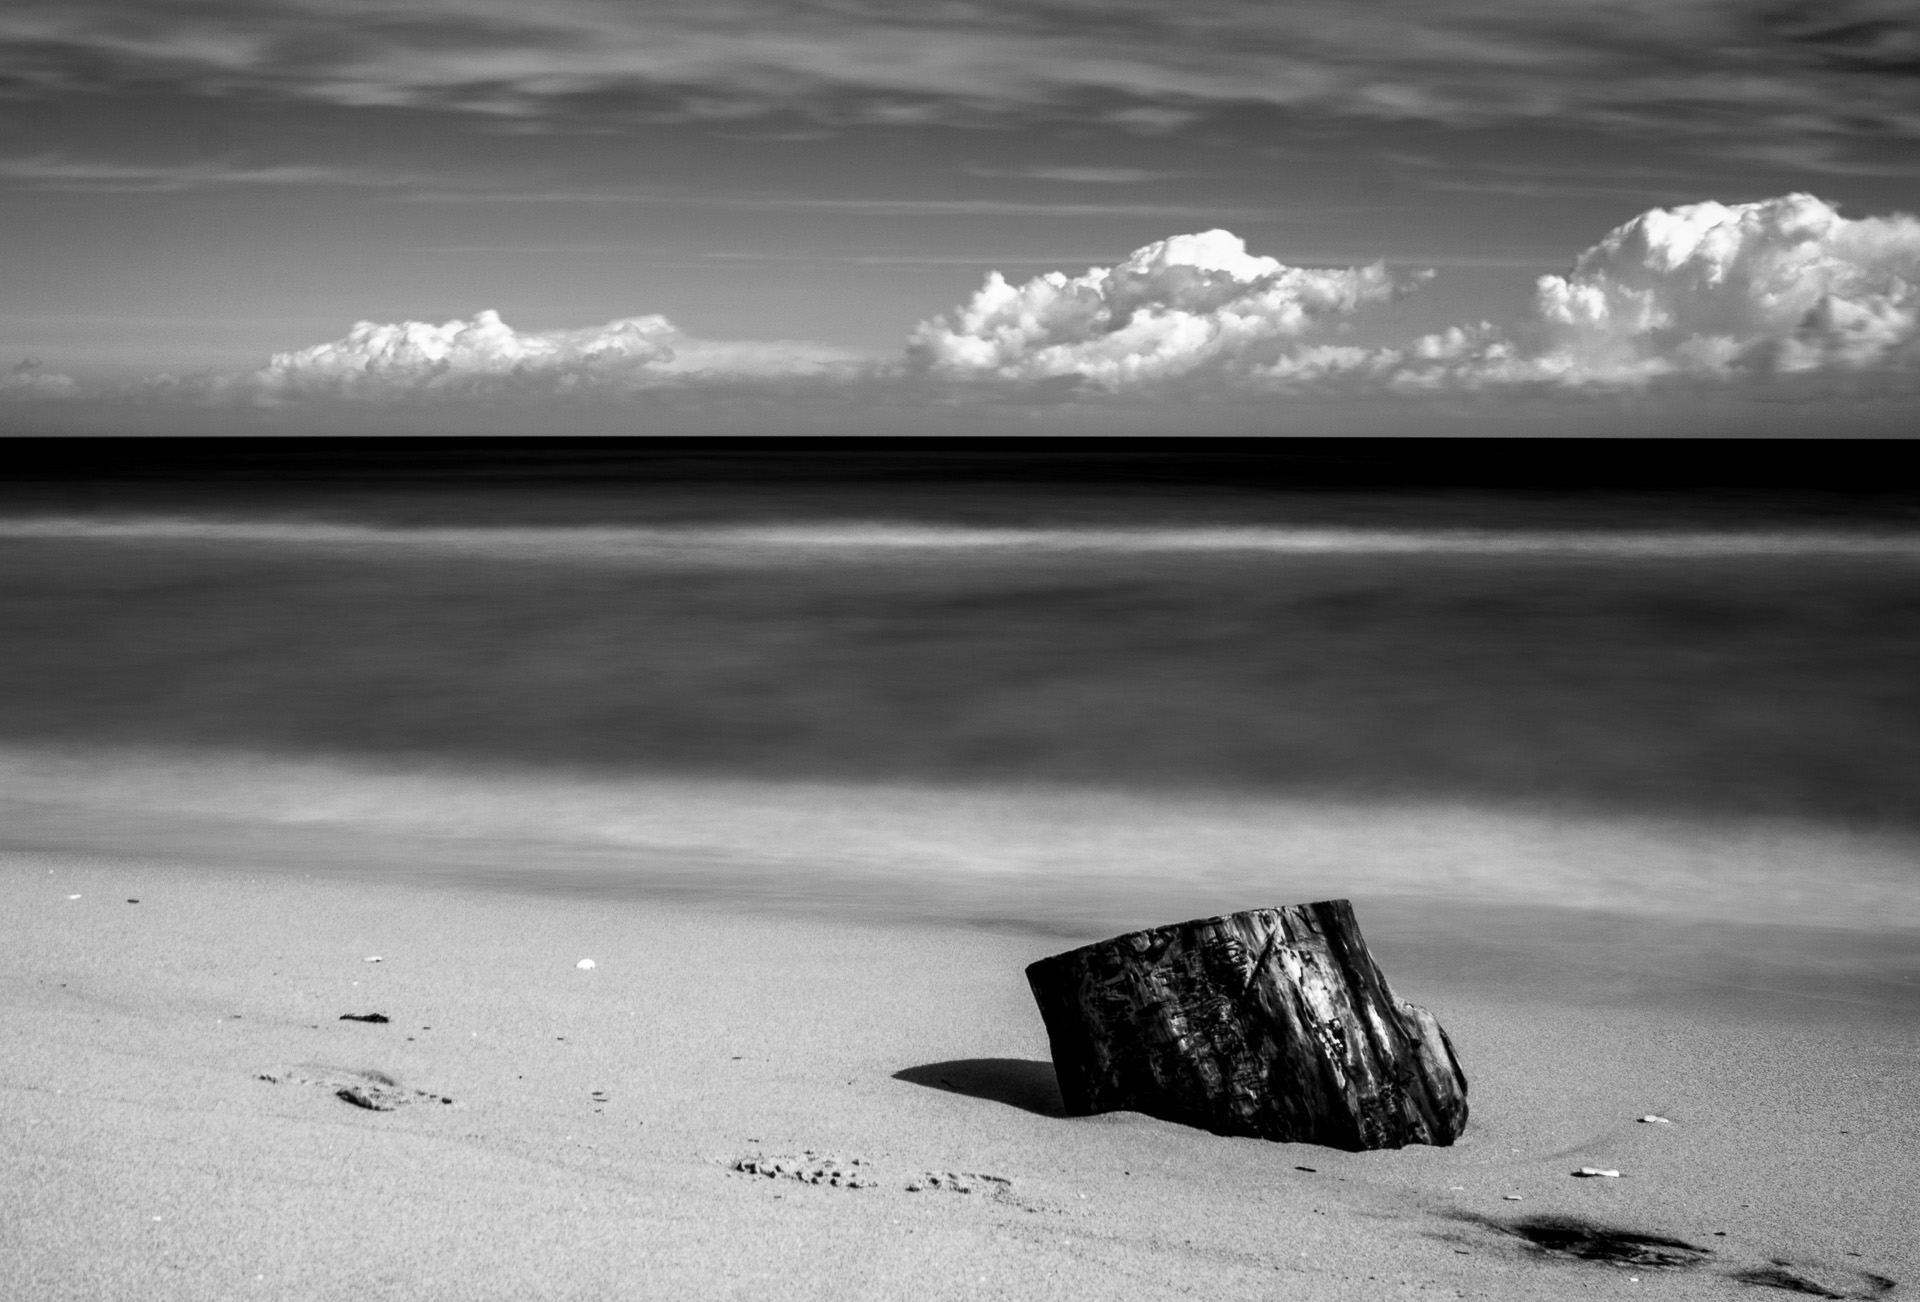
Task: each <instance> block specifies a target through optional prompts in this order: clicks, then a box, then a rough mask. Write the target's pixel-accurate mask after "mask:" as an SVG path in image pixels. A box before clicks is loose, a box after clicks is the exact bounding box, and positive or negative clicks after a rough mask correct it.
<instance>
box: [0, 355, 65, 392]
mask: <svg viewBox="0 0 1920 1302" xmlns="http://www.w3.org/2000/svg"><path fill="white" fill-rule="evenodd" d="M79 392H80V386H79V385H77V384H76V383H74V381H73V377H71V376H67V375H61V374H60V373H59V372H57V371H49V370H48V369H47V368H46V367H45V366H43V365H42V364H41V363H40V362H38V361H36V360H35V359H33V358H31V357H29V358H27V359H26V360H25V361H22V362H20V363H18V364H17V365H15V366H14V367H13V369H11V370H9V371H0V398H5V399H8V400H10V401H32V400H34V399H41V398H71V397H75V396H76V395H78V394H79Z"/></svg>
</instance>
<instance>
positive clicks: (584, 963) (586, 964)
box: [574, 958, 594, 972]
mask: <svg viewBox="0 0 1920 1302" xmlns="http://www.w3.org/2000/svg"><path fill="white" fill-rule="evenodd" d="M574 966H575V967H577V968H579V969H580V970H581V971H582V972H585V971H586V970H587V969H588V968H590V967H593V966H594V962H593V960H592V959H590V958H583V959H581V960H580V961H579V962H578V963H575V964H574Z"/></svg>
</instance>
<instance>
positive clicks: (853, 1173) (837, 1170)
mask: <svg viewBox="0 0 1920 1302" xmlns="http://www.w3.org/2000/svg"><path fill="white" fill-rule="evenodd" d="M864 1162H865V1159H864V1158H858V1157H856V1158H851V1159H849V1160H848V1161H846V1162H842V1161H840V1159H839V1158H835V1157H821V1156H820V1155H819V1154H817V1153H813V1152H808V1153H807V1154H806V1155H804V1156H802V1157H761V1156H758V1155H755V1156H750V1157H736V1158H735V1159H734V1160H733V1161H732V1162H730V1163H728V1164H727V1169H728V1170H729V1171H737V1172H739V1173H740V1174H741V1175H757V1176H764V1177H765V1178H766V1179H769V1180H798V1181H800V1183H802V1184H820V1185H826V1186H827V1187H828V1188H830V1189H872V1188H875V1187H877V1186H878V1185H879V1183H880V1182H879V1181H878V1180H876V1179H874V1178H873V1176H872V1175H871V1174H870V1173H868V1172H867V1171H866V1170H864V1169H863V1167H864Z"/></svg>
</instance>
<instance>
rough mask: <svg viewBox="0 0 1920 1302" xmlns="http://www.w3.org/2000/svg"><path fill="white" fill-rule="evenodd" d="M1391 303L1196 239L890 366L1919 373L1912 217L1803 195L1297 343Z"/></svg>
mask: <svg viewBox="0 0 1920 1302" xmlns="http://www.w3.org/2000/svg"><path fill="white" fill-rule="evenodd" d="M1415 283H1417V280H1416V282H1415ZM1404 287H1405V286H1396V285H1395V284H1394V282H1393V280H1392V279H1391V277H1390V276H1389V275H1388V273H1387V272H1386V270H1385V269H1384V268H1383V267H1381V266H1378V265H1375V266H1372V267H1358V268H1346V269H1339V270H1316V269H1309V268H1300V267H1287V266H1283V265H1282V264H1280V263H1279V262H1276V261H1274V260H1273V259H1272V258H1262V257H1256V256H1253V255H1250V254H1248V253H1247V251H1246V246H1245V245H1244V243H1243V242H1242V241H1241V240H1240V239H1239V238H1237V237H1236V236H1233V235H1231V234H1229V233H1228V232H1226V231H1217V230H1216V231H1207V232H1204V233H1202V234H1199V235H1181V236H1175V237H1173V238H1171V239H1167V240H1162V241H1161V242H1159V243H1157V244H1152V245H1149V246H1147V247H1146V248H1143V249H1140V250H1139V251H1137V252H1136V253H1134V254H1133V256H1132V257H1130V258H1129V259H1127V261H1125V262H1124V263H1121V264H1120V265H1119V266H1116V267H1112V268H1104V267H1096V268H1094V269H1092V270H1090V271H1088V272H1086V273H1085V274H1084V275H1081V276H1076V277H1072V278H1069V277H1067V276H1065V275H1064V274H1062V273H1060V272H1052V273H1049V274H1047V275H1044V276H1040V277H1037V278H1035V279H1033V280H1029V281H1027V282H1026V283H1025V284H1023V285H1018V286H1016V285H1012V284H1009V283H1008V282H1007V281H1006V280H1005V279H1004V278H1003V277H1001V276H1000V275H999V274H997V273H996V274H994V275H992V276H989V277H988V279H987V283H986V284H985V286H983V287H982V288H981V290H980V291H979V292H978V293H976V294H975V295H974V296H973V299H972V300H971V301H970V302H968V303H967V304H966V305H964V306H963V307H961V308H959V309H957V310H955V311H954V312H952V313H950V314H948V315H947V316H944V317H939V318H936V319H934V320H932V321H928V322H925V323H923V324H922V325H921V326H920V327H919V328H918V329H917V330H916V331H915V332H914V333H913V335H912V337H911V339H910V341H909V355H910V357H911V358H912V359H913V360H914V361H915V362H917V363H918V365H919V366H920V367H921V368H922V369H924V370H926V371H928V372H931V373H932V374H935V375H940V376H945V377H948V378H953V379H973V380H987V381H1003V382H1007V381H1012V382H1019V381H1034V380H1042V379H1050V378H1058V377H1066V376H1076V377H1079V378H1080V379H1081V380H1082V381H1083V382H1084V383H1085V384H1086V385H1088V386H1090V387H1093V388H1096V389H1105V390H1109V391H1118V390H1131V389H1141V388H1154V387H1164V385H1165V383H1166V382H1168V381H1170V380H1174V379H1177V378H1179V377H1183V376H1189V375H1194V374H1196V373H1201V372H1204V374H1205V375H1206V377H1207V379H1208V381H1209V382H1211V383H1213V384H1215V385H1217V386H1218V387H1221V388H1227V389H1231V388H1240V389H1252V390H1255V391H1262V390H1273V389H1282V390H1285V389H1301V388H1318V389H1330V390H1336V391H1351V390H1356V389H1360V390H1366V389H1372V390H1388V391H1400V392H1405V393H1422V392H1425V393H1448V392H1456V393H1457V392H1470V391H1475V390H1483V389H1496V388H1507V387H1514V386H1531V387H1536V388H1539V387H1545V388H1557V389H1574V390H1583V389H1623V388H1639V387H1644V386H1647V385H1649V384H1653V383H1657V382H1672V381H1675V380H1687V379H1692V380H1704V381H1720V382H1738V381H1749V380H1757V379H1769V378H1777V377H1787V379H1788V380H1789V381H1791V380H1792V379H1793V378H1794V377H1799V378H1800V379H1803V380H1804V379H1807V378H1824V377H1833V376H1878V377H1881V378H1883V379H1884V377H1886V376H1888V375H1900V376H1914V375H1915V374H1916V373H1920V219H1916V218H1914V217H1911V216H1908V215H1904V214H1894V215H1892V216H1888V217H1868V218H1861V219H1857V220H1856V219H1850V218H1847V217H1843V216H1841V215H1840V213H1839V212H1838V211H1836V210H1835V209H1834V208H1833V207H1832V206H1831V205H1830V204H1827V203H1825V202H1824V201H1822V200H1820V199H1817V198H1815V197H1813V196H1812V195H1807V194H1790V195H1783V196H1780V197H1778V198H1773V199H1765V200H1761V201H1758V202H1754V203H1743V204H1721V203H1698V204H1690V205H1686V206H1683V207H1677V208H1656V209H1652V210H1650V211H1648V212H1645V213H1642V214H1641V215H1640V216H1638V217H1636V218H1634V219H1633V220H1632V221H1630V222H1627V223H1626V224H1624V225H1622V226H1620V227H1618V228H1616V229H1615V230H1613V231H1611V232H1609V233H1608V234H1607V235H1606V236H1605V237H1604V238H1603V239H1602V240H1601V241H1600V242H1599V243H1598V244H1596V245H1594V246H1593V247H1592V248H1590V249H1588V250H1586V251H1585V252H1584V253H1582V254H1581V255H1580V256H1579V257H1578V259H1576V260H1575V262H1574V264H1573V267H1572V268H1571V269H1570V270H1569V271H1568V272H1566V273H1565V274H1562V275H1551V276H1542V277H1541V278H1540V279H1539V281H1538V282H1537V284H1536V286H1535V295H1534V302H1533V306H1532V311H1531V313H1530V314H1529V315H1528V316H1527V317H1526V318H1525V319H1522V320H1519V321H1516V322H1511V323H1507V324H1493V323H1487V322H1482V323H1479V324H1477V325H1468V324H1461V325H1456V326H1454V327H1451V328H1450V329H1448V330H1445V331H1442V332H1440V333H1438V334H1433V335H1428V336H1426V337H1424V338H1422V339H1419V340H1416V341H1414V342H1413V343H1411V344H1408V345H1405V346H1402V347H1369V348H1362V347H1355V346H1352V345H1347V344H1343V343H1341V342H1339V341H1338V340H1335V339H1327V338H1313V337H1311V335H1312V332H1313V331H1314V328H1315V327H1318V326H1322V325H1324V324H1326V323H1327V322H1328V321H1330V320H1332V319H1336V318H1338V317H1340V316H1342V315H1344V314H1347V313H1350V312H1352V311H1354V310H1355V309H1357V308H1359V307H1361V306H1363V305H1364V304H1366V303H1369V302H1375V301H1379V300H1381V299H1385V298H1388V297H1391V296H1392V295H1393V294H1395V293H1396V292H1398V290H1399V289H1400V288H1404Z"/></svg>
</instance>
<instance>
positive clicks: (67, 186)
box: [0, 154, 404, 194]
mask: <svg viewBox="0 0 1920 1302" xmlns="http://www.w3.org/2000/svg"><path fill="white" fill-rule="evenodd" d="M403 183H404V182H403V181H402V179H401V178H397V177H393V176H386V175H381V174H376V173H372V172H367V171H363V170H359V169H353V168H339V167H317V166H310V165H294V164H281V165H268V166H249V165H246V164H243V163H238V162H234V161H232V160H227V159H198V160H189V161H185V162H176V163H126V162H115V161H109V160H101V159H81V158H72V157H68V156H65V155H61V154H36V155H33V156H31V157H25V158H5V159H0V185H7V186H11V187H14V188H17V189H23V190H39V191H72V192H81V193H89V194H167V193H174V192H178V191H185V190H203V189H211V188H220V187H263V186H340V185H347V186H360V187H369V186H394V185H400V184H403Z"/></svg>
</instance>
